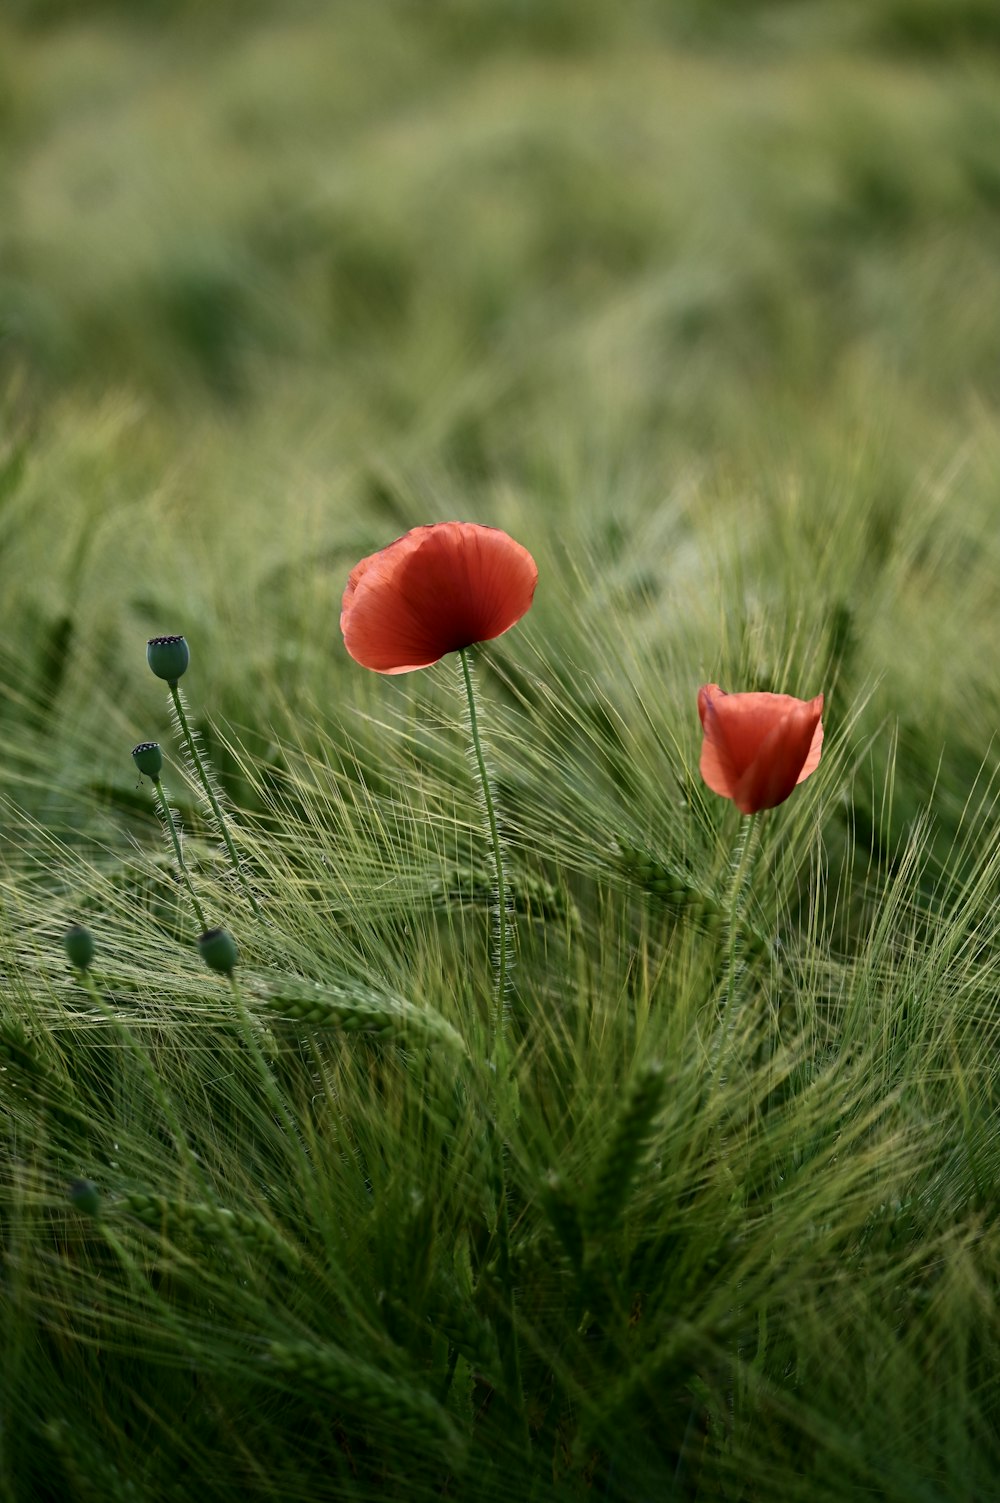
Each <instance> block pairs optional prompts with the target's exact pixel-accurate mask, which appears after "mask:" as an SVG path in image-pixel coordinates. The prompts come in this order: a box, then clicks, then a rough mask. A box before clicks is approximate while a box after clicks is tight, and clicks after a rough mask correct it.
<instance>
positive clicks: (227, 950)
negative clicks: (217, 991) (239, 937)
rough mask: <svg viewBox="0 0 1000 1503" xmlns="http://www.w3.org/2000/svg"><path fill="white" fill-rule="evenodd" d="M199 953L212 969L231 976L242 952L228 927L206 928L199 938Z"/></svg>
mask: <svg viewBox="0 0 1000 1503" xmlns="http://www.w3.org/2000/svg"><path fill="white" fill-rule="evenodd" d="M198 953H199V954H200V955H201V958H202V960H203V961H204V962H205V964H206V965H207V966H208V967H209V969H210V970H213V971H219V972H220V973H221V974H222V975H223V976H231V975H232V974H233V971H234V970H235V969H236V962H237V961H238V960H239V958H240V952H239V950H237V948H236V941H235V939H233V936H232V935H231V934H230V932H229V930H228V929H206V930H205V932H204V934H202V935H201V937H200V938H199V940H198Z"/></svg>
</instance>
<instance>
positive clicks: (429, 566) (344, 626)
mask: <svg viewBox="0 0 1000 1503" xmlns="http://www.w3.org/2000/svg"><path fill="white" fill-rule="evenodd" d="M537 582H538V569H537V567H536V565H535V561H534V559H533V558H532V556H531V554H530V553H529V552H528V550H527V549H526V548H522V547H521V544H520V543H516V542H515V541H514V539H513V538H512V537H508V535H507V533H506V532H501V531H500V529H499V528H497V527H480V526H479V525H478V524H477V523H475V522H435V523H434V524H433V525H432V526H429V527H414V529H413V531H412V532H408V533H406V534H405V536H403V537H401V538H397V539H396V541H395V542H394V543H390V544H389V545H388V547H386V548H383V549H382V550H381V552H379V553H373V554H371V555H370V556H369V557H368V558H363V559H362V560H361V562H360V563H359V564H356V565H355V567H354V568H353V569H352V570H351V575H350V578H349V579H348V581H347V588H346V590H345V591H344V599H343V602H342V605H341V612H340V629H341V631H342V632H343V634H344V645H345V646H346V648H347V650H348V652H349V653H350V654H351V657H352V658H354V659H355V661H356V662H358V663H360V664H361V666H362V667H363V668H371V669H374V671H375V672H376V673H409V672H411V671H412V670H413V669H414V668H427V667H429V666H430V664H431V663H436V662H437V661H438V659H439V658H443V657H444V655H445V653H448V652H458V651H459V650H460V649H461V648H463V647H471V645H472V643H473V642H488V641H489V640H490V638H492V637H499V636H500V635H501V634H502V633H503V632H505V631H507V630H508V628H509V627H511V626H513V625H514V623H515V622H516V621H520V619H521V617H522V616H523V615H524V613H525V611H527V609H528V607H529V606H530V605H531V601H532V597H533V596H534V593H535V585H536V584H537Z"/></svg>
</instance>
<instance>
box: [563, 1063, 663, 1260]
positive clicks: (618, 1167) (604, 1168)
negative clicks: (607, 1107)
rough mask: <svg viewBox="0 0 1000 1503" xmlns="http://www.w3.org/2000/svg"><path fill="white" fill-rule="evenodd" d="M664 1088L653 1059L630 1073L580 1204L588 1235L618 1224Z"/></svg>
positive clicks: (661, 1100) (643, 1154) (648, 1141)
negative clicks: (583, 1202)
mask: <svg viewBox="0 0 1000 1503" xmlns="http://www.w3.org/2000/svg"><path fill="white" fill-rule="evenodd" d="M665 1090H666V1077H665V1075H664V1073H663V1066H662V1065H661V1064H660V1063H659V1062H658V1061H656V1060H654V1061H652V1062H651V1063H650V1064H647V1065H644V1066H643V1067H642V1068H641V1069H640V1070H639V1071H638V1072H637V1073H636V1075H635V1076H634V1078H633V1080H632V1082H631V1084H630V1086H629V1089H628V1092H627V1094H626V1097H625V1103H624V1105H623V1106H622V1109H621V1112H620V1114H619V1117H618V1121H617V1122H616V1123H615V1128H614V1132H613V1133H612V1135H611V1141H610V1142H609V1144H608V1146H607V1149H606V1150H605V1153H604V1155H603V1157H602V1159H601V1162H600V1164H599V1166H598V1169H597V1174H596V1177H595V1179H594V1182H593V1185H592V1188H591V1191H590V1195H589V1196H588V1198H587V1202H586V1205H585V1206H584V1213H583V1220H584V1229H585V1231H586V1232H587V1233H588V1234H590V1235H598V1236H601V1235H605V1234H607V1233H609V1232H613V1231H615V1230H617V1228H618V1226H619V1225H620V1224H621V1220H622V1217H623V1215H624V1212H625V1207H626V1205H627V1203H628V1198H629V1195H630V1193H631V1190H632V1186H633V1183H634V1181H635V1178H636V1175H637V1173H638V1171H639V1168H640V1167H641V1164H642V1161H643V1158H644V1156H645V1154H646V1151H647V1149H648V1147H649V1144H650V1140H651V1138H652V1136H653V1129H654V1125H655V1121H656V1117H657V1115H658V1113H659V1111H660V1107H661V1106H662V1104H663V1095H664V1091H665Z"/></svg>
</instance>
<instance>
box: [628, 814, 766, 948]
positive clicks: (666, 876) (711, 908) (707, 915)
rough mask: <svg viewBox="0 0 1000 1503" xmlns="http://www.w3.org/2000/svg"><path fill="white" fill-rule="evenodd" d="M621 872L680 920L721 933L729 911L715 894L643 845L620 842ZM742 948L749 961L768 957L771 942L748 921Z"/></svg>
mask: <svg viewBox="0 0 1000 1503" xmlns="http://www.w3.org/2000/svg"><path fill="white" fill-rule="evenodd" d="M618 857H619V864H620V866H621V870H622V872H623V873H624V875H625V876H626V877H628V879H629V881H630V882H633V883H634V884H635V886H636V887H641V888H642V890H643V891H644V892H646V893H648V894H649V895H650V897H652V898H654V899H656V901H657V902H659V903H662V905H663V906H664V907H665V908H666V909H667V910H668V911H669V912H670V913H671V914H672V915H673V916H674V917H675V918H677V919H682V918H683V919H686V920H687V921H689V922H690V923H692V924H694V925H695V927H696V928H698V929H700V930H701V931H703V932H704V933H706V934H711V935H716V934H721V932H722V930H723V928H724V927H725V923H726V908H725V905H724V903H723V902H721V901H720V900H719V898H718V897H716V895H715V894H714V893H711V892H706V890H705V889H704V888H703V887H699V886H698V884H697V883H696V882H694V881H693V880H692V878H691V876H690V874H689V873H687V872H682V871H678V870H677V868H676V867H670V866H666V865H665V864H664V863H663V862H662V861H658V860H657V858H656V857H655V856H653V855H651V854H650V852H649V851H646V850H643V849H642V848H641V847H639V846H634V845H626V844H625V843H624V842H623V841H619V842H618ZM738 938H739V942H740V946H741V948H742V950H743V953H744V955H745V956H746V958H747V959H752V958H754V957H756V956H759V955H763V954H765V953H766V952H767V951H768V950H770V949H771V941H770V940H769V939H768V938H767V936H766V935H765V934H762V933H761V932H760V931H759V930H758V929H754V928H753V927H752V926H751V925H750V924H747V923H746V921H745V920H744V921H742V922H741V923H740V925H739V934H738Z"/></svg>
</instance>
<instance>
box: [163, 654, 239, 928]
mask: <svg viewBox="0 0 1000 1503" xmlns="http://www.w3.org/2000/svg"><path fill="white" fill-rule="evenodd" d="M168 687H169V689H170V697H171V699H172V700H173V705H174V713H175V714H176V716H177V723H178V725H179V726H180V729H181V734H182V735H183V737H184V740H185V742H186V744H187V749H188V751H189V753H190V755H191V761H192V762H193V763H194V766H195V770H196V771H197V774H198V777H199V780H200V782H201V786H202V788H203V789H204V790H205V797H206V798H207V799H208V802H209V804H210V805H211V807H212V813H213V814H214V815H215V821H216V824H217V825H218V827H219V831H220V833H221V835H222V838H223V840H224V841H225V842H226V850H227V851H228V852H229V859H230V861H231V862H232V866H233V871H234V872H235V873H236V876H237V879H238V880H239V883H240V886H241V887H242V888H243V892H244V894H245V896H246V899H247V901H248V903H249V904H250V907H251V908H252V909H253V912H254V916H255V917H256V918H262V917H263V914H262V913H261V910H260V907H259V905H258V903H257V899H256V898H255V897H254V895H253V893H252V892H251V890H250V884H249V883H248V882H247V880H246V878H245V877H244V875H243V868H242V867H241V866H240V858H239V856H238V855H237V854H236V847H235V846H234V845H233V838H232V836H231V835H230V833H229V826H228V824H227V823H226V819H225V816H224V815H223V813H222V806H221V805H220V803H219V800H218V798H217V797H216V793H215V789H214V788H213V787H212V780H211V778H210V777H209V775H208V769H207V768H206V766H205V763H204V760H203V758H202V755H201V752H200V751H199V750H198V743H197V742H196V740H195V738H194V736H193V735H192V733H191V727H190V725H189V724H188V718H187V714H186V713H185V710H184V701H183V699H182V698H181V692H180V690H179V689H178V687H177V682H176V680H173V681H172V682H170V684H169V685H168Z"/></svg>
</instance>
